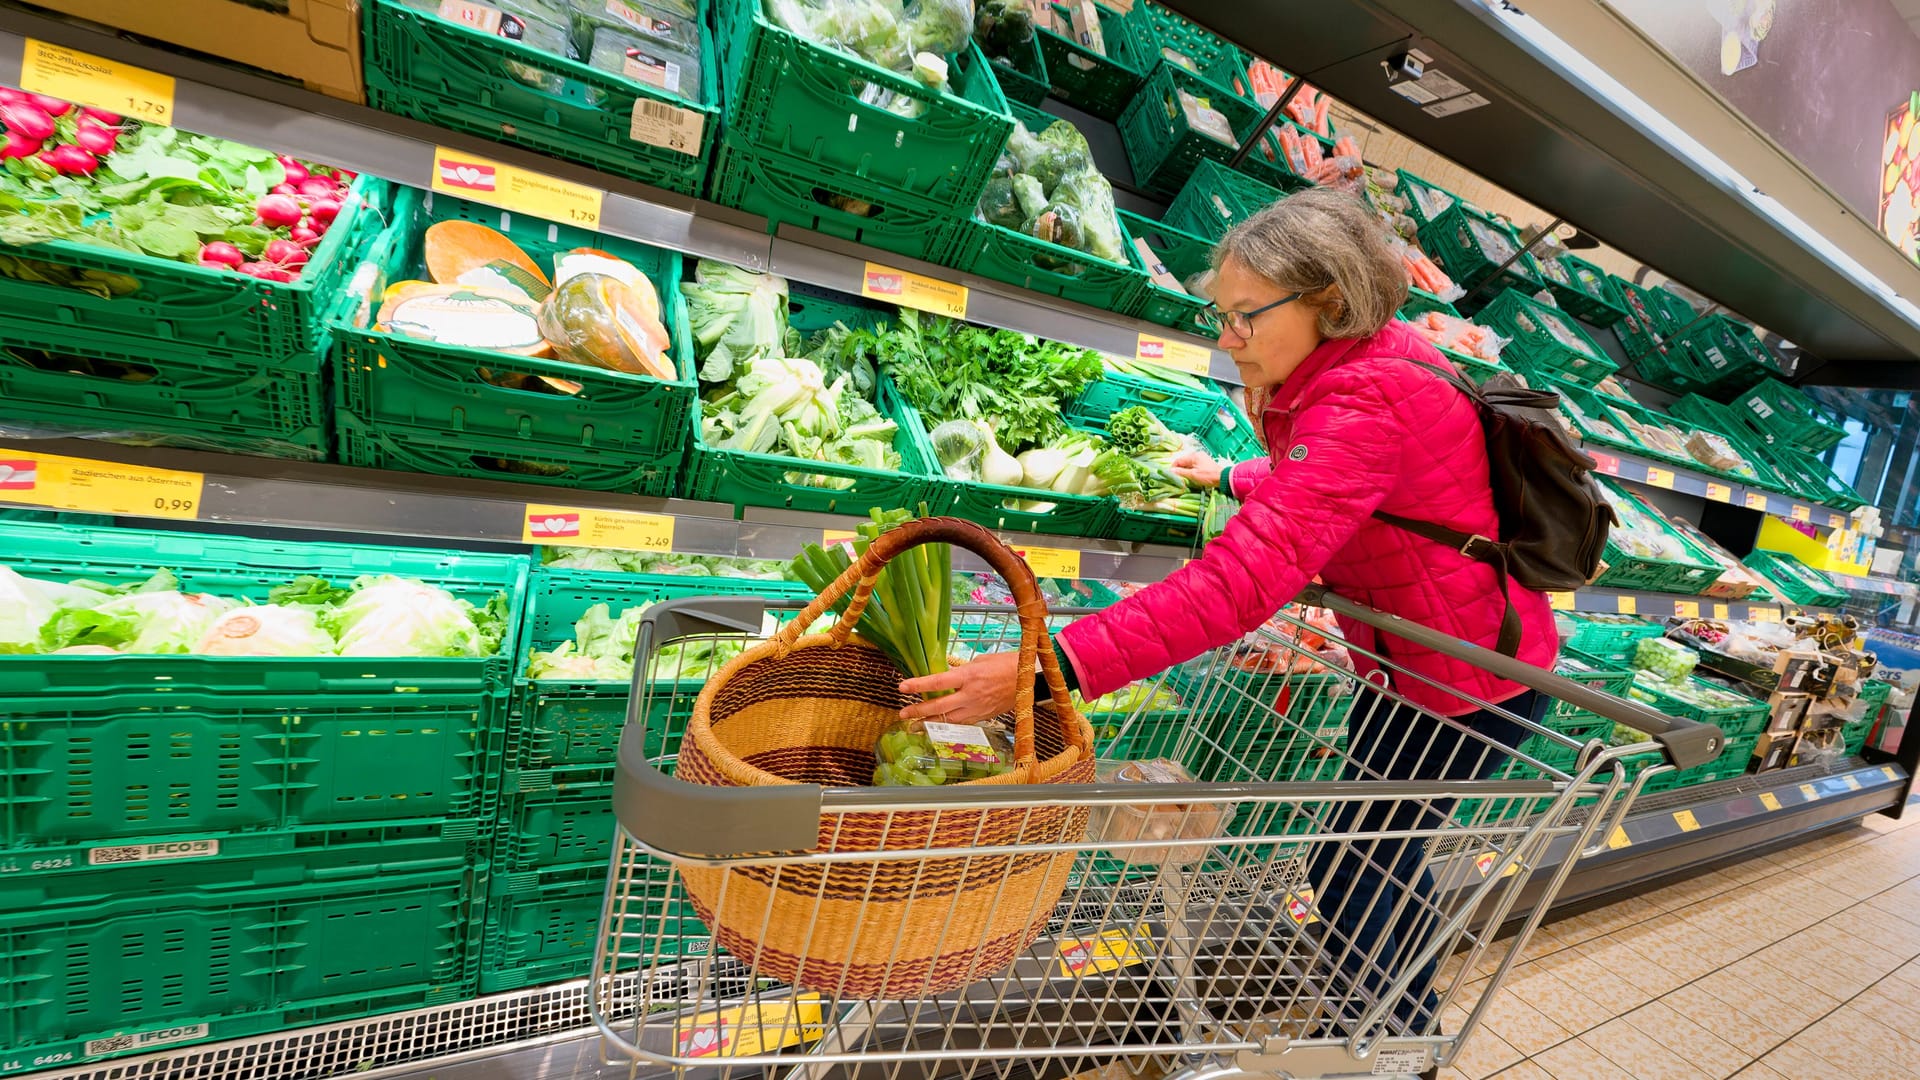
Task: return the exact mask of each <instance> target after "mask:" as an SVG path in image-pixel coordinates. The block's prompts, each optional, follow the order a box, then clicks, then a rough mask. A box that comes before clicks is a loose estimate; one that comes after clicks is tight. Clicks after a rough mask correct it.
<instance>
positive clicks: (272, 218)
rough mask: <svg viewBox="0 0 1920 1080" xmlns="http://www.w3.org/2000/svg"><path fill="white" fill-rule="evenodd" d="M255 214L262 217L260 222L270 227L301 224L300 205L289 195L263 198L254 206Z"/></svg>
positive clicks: (265, 196)
mask: <svg viewBox="0 0 1920 1080" xmlns="http://www.w3.org/2000/svg"><path fill="white" fill-rule="evenodd" d="M253 212H254V213H256V214H258V215H260V220H261V221H264V222H266V223H267V224H268V225H272V226H276V227H278V226H281V225H298V224H300V217H301V213H300V204H299V203H297V202H295V201H294V200H293V198H292V196H289V195H279V194H274V195H264V196H261V198H260V201H259V202H257V203H254V204H253Z"/></svg>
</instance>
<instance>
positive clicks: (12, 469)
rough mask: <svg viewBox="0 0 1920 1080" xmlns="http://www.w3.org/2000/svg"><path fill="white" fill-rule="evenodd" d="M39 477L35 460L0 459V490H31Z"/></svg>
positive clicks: (38, 467) (38, 468)
mask: <svg viewBox="0 0 1920 1080" xmlns="http://www.w3.org/2000/svg"><path fill="white" fill-rule="evenodd" d="M39 479H40V463H39V462H37V461H18V460H15V461H7V460H0V491H32V490H33V487H34V484H35V483H37V482H38V481H39Z"/></svg>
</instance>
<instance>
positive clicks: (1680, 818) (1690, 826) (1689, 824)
mask: <svg viewBox="0 0 1920 1080" xmlns="http://www.w3.org/2000/svg"><path fill="white" fill-rule="evenodd" d="M1673 823H1674V824H1675V825H1678V826H1680V831H1681V832H1692V831H1694V830H1695V829H1698V828H1699V827H1700V819H1699V818H1697V817H1694V816H1693V811H1691V810H1675V811H1674V812H1673Z"/></svg>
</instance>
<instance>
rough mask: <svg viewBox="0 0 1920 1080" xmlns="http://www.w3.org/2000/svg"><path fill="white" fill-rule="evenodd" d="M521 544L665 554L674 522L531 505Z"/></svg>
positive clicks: (662, 517) (657, 516)
mask: <svg viewBox="0 0 1920 1080" xmlns="http://www.w3.org/2000/svg"><path fill="white" fill-rule="evenodd" d="M520 542H521V543H523V544H564V545H566V546H567V547H592V548H613V549H615V550H618V551H657V552H663V553H664V552H669V551H672V550H673V518H672V517H671V516H669V515H666V514H636V513H631V512H629V511H625V510H587V509H581V508H579V507H572V506H542V505H540V504H537V503H528V504H527V511H526V517H525V519H524V520H523V521H522V523H521V526H520Z"/></svg>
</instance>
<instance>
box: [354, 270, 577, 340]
mask: <svg viewBox="0 0 1920 1080" xmlns="http://www.w3.org/2000/svg"><path fill="white" fill-rule="evenodd" d="M377 329H379V330H380V331H381V332H383V333H388V334H398V335H401V336H403V337H413V338H420V339H421V340H423V341H435V342H439V343H440V344H442V345H454V346H458V347H460V348H466V349H488V350H491V351H493V352H502V353H513V354H516V355H519V356H546V355H548V354H549V353H550V352H551V351H552V349H551V347H550V346H549V345H548V344H547V342H546V340H545V338H543V337H542V336H541V333H540V322H539V309H538V308H536V307H535V306H534V304H533V303H532V302H531V301H529V300H528V299H527V298H526V297H524V296H521V295H519V294H517V293H509V292H496V291H493V290H489V289H476V288H472V287H471V286H467V285H427V284H424V283H420V282H408V283H405V285H404V286H396V287H395V288H393V289H389V290H388V291H387V298H386V302H385V303H383V304H382V305H381V306H380V315H379V324H378V327H377Z"/></svg>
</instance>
